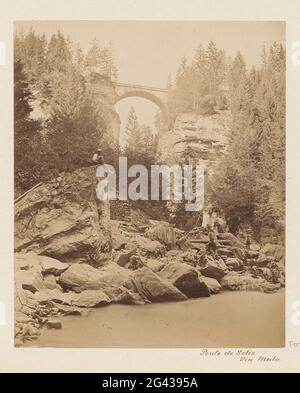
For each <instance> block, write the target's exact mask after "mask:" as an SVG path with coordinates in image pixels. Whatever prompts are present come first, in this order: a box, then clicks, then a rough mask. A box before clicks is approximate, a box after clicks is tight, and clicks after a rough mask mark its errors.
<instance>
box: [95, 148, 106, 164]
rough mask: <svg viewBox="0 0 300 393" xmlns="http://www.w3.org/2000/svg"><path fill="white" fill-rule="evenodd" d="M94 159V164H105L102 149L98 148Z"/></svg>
mask: <svg viewBox="0 0 300 393" xmlns="http://www.w3.org/2000/svg"><path fill="white" fill-rule="evenodd" d="M92 161H93V164H96V165H104V157H103V155H102V150H101V149H97V152H96V153H95V154H94V155H93V158H92Z"/></svg>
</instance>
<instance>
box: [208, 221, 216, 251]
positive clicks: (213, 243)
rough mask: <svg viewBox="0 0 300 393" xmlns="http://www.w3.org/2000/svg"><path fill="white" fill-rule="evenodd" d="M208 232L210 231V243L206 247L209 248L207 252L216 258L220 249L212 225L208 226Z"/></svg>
mask: <svg viewBox="0 0 300 393" xmlns="http://www.w3.org/2000/svg"><path fill="white" fill-rule="evenodd" d="M207 230H208V243H207V246H206V247H207V248H206V250H207V252H209V253H211V254H212V255H214V256H215V254H216V251H217V249H218V241H217V238H216V234H215V232H214V231H213V229H212V228H211V226H210V225H208V226H207Z"/></svg>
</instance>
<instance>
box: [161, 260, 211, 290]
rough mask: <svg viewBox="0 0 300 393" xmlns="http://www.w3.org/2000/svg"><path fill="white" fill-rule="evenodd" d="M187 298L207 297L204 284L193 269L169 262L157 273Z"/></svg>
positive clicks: (183, 264)
mask: <svg viewBox="0 0 300 393" xmlns="http://www.w3.org/2000/svg"><path fill="white" fill-rule="evenodd" d="M158 275H159V276H160V277H162V278H164V279H165V280H167V281H169V282H171V283H172V285H174V286H175V287H176V288H177V289H179V290H180V291H181V292H182V293H184V294H185V295H186V296H187V297H189V298H197V297H205V296H209V294H210V292H209V289H208V287H207V285H206V283H205V282H204V281H203V280H202V279H201V278H200V277H199V274H198V272H197V270H196V269H195V268H193V267H192V266H190V265H188V264H186V263H180V262H171V263H168V264H167V265H165V267H164V268H163V269H162V270H161V271H160V272H159V273H158Z"/></svg>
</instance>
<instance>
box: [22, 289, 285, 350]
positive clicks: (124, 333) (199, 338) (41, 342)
mask: <svg viewBox="0 0 300 393" xmlns="http://www.w3.org/2000/svg"><path fill="white" fill-rule="evenodd" d="M284 310H285V306H284V291H283V290H281V291H279V292H277V293H275V294H265V293H260V292H224V293H222V294H219V295H214V296H211V297H210V298H200V299H191V300H187V301H184V302H176V303H161V304H149V305H145V306H130V305H110V306H108V307H103V308H98V309H93V310H92V311H91V313H90V314H88V315H87V316H85V317H80V316H67V317H63V318H62V319H61V320H62V323H63V329H61V330H47V329H44V330H43V331H42V334H41V336H40V337H39V339H38V340H35V341H32V342H30V343H28V344H27V345H26V346H31V347H32V346H34V347H64V348H108V347H115V348H201V347H211V348H213V347H223V348H225V347H248V348H252V347H260V348H261V347H265V348H267V347H282V346H284V334H285V331H284V321H285V316H284V312H285V311H284Z"/></svg>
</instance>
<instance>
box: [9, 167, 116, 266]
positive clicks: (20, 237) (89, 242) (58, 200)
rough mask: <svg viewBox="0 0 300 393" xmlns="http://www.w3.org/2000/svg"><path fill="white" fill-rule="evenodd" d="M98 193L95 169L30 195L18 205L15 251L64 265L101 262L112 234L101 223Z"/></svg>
mask: <svg viewBox="0 0 300 393" xmlns="http://www.w3.org/2000/svg"><path fill="white" fill-rule="evenodd" d="M95 192H96V176H95V167H87V168H82V169H79V170H77V171H75V172H73V173H62V174H60V176H59V177H57V178H56V179H54V180H52V181H50V182H48V183H44V184H41V185H40V186H39V187H37V188H35V189H34V190H32V191H30V192H29V193H27V194H26V195H25V196H24V197H23V198H22V199H21V200H19V201H18V202H17V203H16V204H15V251H16V252H29V251H33V252H35V253H36V254H40V255H46V256H50V257H53V258H56V259H58V260H59V261H60V262H70V263H74V262H80V261H81V262H95V261H96V262H97V261H98V258H99V252H98V251H99V250H101V246H102V244H103V243H105V242H106V241H107V240H108V238H109V234H108V231H107V230H105V228H104V226H103V225H104V223H103V222H101V221H100V220H99V212H100V210H101V206H100V207H99V206H98V205H97V200H96V194H95ZM100 204H101V203H100ZM102 207H103V206H102ZM102 213H103V211H102ZM100 214H101V212H100Z"/></svg>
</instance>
